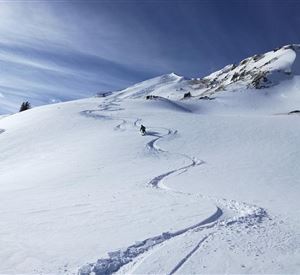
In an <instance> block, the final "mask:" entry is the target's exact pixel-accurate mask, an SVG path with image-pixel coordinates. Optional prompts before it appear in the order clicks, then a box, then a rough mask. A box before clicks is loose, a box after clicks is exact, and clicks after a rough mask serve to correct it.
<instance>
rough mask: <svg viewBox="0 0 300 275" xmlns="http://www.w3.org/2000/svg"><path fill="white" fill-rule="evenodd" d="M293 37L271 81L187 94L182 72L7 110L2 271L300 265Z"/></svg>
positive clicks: (270, 56)
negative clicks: (257, 85)
mask: <svg viewBox="0 0 300 275" xmlns="http://www.w3.org/2000/svg"><path fill="white" fill-rule="evenodd" d="M295 47H296V46H293V48H291V47H285V48H284V47H283V48H281V49H279V50H276V51H274V52H270V53H267V54H265V57H261V59H260V60H257V61H256V62H262V58H267V60H275V59H274V57H277V58H278V59H276V62H277V63H273V65H272V66H273V67H272V68H271V67H269V68H268V72H271V71H272V72H273V71H274V72H275V71H278V70H280V72H283V74H282V75H284V76H288V77H286V78H276V79H277V80H278V79H280V81H279V80H278V81H279V82H278V83H276V84H277V85H275V83H273V84H274V85H273V84H272V85H269V86H268V88H262V89H255V87H253V86H251V85H250V86H249V85H248V84H249V83H250V82H251V81H252V80H251V79H250V78H249V79H244V80H243V81H242V80H239V81H240V85H237V83H236V82H235V83H234V84H230V85H232V86H234V87H235V88H234V89H227V90H225V91H224V90H223V91H214V92H213V93H211V95H210V96H213V97H214V99H213V100H199V99H198V97H196V96H195V94H194V95H193V96H195V98H191V99H185V100H180V99H181V98H182V96H183V94H184V93H185V92H187V91H189V89H191V87H194V86H193V85H198V84H195V82H193V81H192V80H188V79H185V78H183V77H180V76H177V75H176V74H174V73H172V74H169V75H164V76H161V77H157V78H154V79H151V80H149V81H144V82H142V83H138V84H136V85H135V86H133V87H129V88H127V89H125V90H123V91H120V92H117V93H114V94H112V95H109V96H107V97H95V98H89V99H84V100H77V101H72V102H66V103H59V104H53V105H47V106H43V107H38V108H33V109H31V110H28V111H25V112H22V113H17V114H14V115H10V116H2V117H0V151H1V155H0V247H1V251H0V273H1V274H2V273H3V274H16V273H18V274H20V273H22V274H33V273H34V274H50V273H51V274H80V275H87V274H111V273H112V272H117V273H118V274H124V273H127V274H128V273H129V274H153V273H155V274H175V273H178V274H195V273H197V274H202V273H294V274H297V273H299V271H300V263H299V258H300V218H299V217H300V210H299V209H300V208H299V195H300V184H299V178H300V170H299V157H300V151H299V148H300V136H299V135H300V124H299V119H300V116H299V113H297V112H292V111H295V110H299V109H300V93H299V91H300V76H298V75H297V73H296V71H293V70H294V68H296V67H297V66H296V65H295V62H296V59H297V58H296V55H294V53H296V50H295V49H296V48H295ZM255 59H258V58H255ZM281 59H282V61H280V60H281ZM251 60H253V58H251ZM251 60H250V61H249V66H250V63H251V62H252V61H251ZM278 60H279V61H280V62H279V61H278ZM265 61H266V60H264V61H263V62H265ZM263 62H262V63H263ZM272 62H273V61H272ZM274 62H275V61H274ZM263 64H264V63H263ZM267 65H268V64H267ZM267 65H266V66H267ZM275 65H276V66H275ZM228 68H230V66H229V67H227V69H226V70H228ZM288 70H290V71H289V74H286V73H285V72H287V71H288ZM223 72H224V70H223ZM229 72H230V70H229ZM227 73H228V72H227ZM230 73H232V72H230ZM218 74H219V73H217V75H218ZM270 74H271V73H269V78H270ZM213 77H214V78H215V76H213ZM197 81H198V80H197ZM273 81H274V80H273ZM268 83H269V82H268ZM194 88H195V87H194ZM197 89H198V88H197ZM197 89H195V90H193V91H197V93H198V91H200V90H201V89H199V90H197ZM210 89H211V88H210ZM203 91H204V90H203ZM205 94H207V93H206V92H205ZM149 95H151V96H152V97H150V98H149V99H146V96H149ZM153 96H155V97H153ZM199 96H201V93H200V92H199ZM291 112H292V113H291ZM141 124H143V125H145V126H146V131H147V134H146V135H145V136H142V135H141V134H140V133H139V127H140V125H141Z"/></svg>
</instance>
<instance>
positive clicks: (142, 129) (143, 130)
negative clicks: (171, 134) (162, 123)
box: [140, 125, 146, 135]
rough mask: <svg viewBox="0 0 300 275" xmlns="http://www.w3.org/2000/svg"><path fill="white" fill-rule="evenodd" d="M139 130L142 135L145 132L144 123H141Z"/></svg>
mask: <svg viewBox="0 0 300 275" xmlns="http://www.w3.org/2000/svg"><path fill="white" fill-rule="evenodd" d="M140 132H141V134H142V135H145V134H146V127H145V126H144V125H141V128H140Z"/></svg>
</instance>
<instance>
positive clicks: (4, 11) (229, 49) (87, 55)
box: [0, 0, 300, 104]
mask: <svg viewBox="0 0 300 275" xmlns="http://www.w3.org/2000/svg"><path fill="white" fill-rule="evenodd" d="M299 14H300V1H289V0H285V1H281V0H273V1H267V0H260V1H256V0H251V1H247V0H239V1H233V0H227V1H225V0H224V1H221V0H219V1H217V0H216V1H204V0H203V1H202V0H199V1H196V0H194V1H188V0H186V1H184V0H182V1H162V0H161V1H159V0H148V1H146V0H144V1H143V0H140V1H127V0H124V1H113V0H111V1H0V37H1V40H0V69H1V72H0V102H1V95H2V97H4V96H6V97H7V96H8V97H9V96H10V97H16V98H17V97H19V96H22V97H23V98H24V99H25V98H26V97H28V98H32V99H33V100H35V101H36V102H37V104H39V103H43V102H44V101H48V102H50V101H51V100H53V99H60V100H69V99H74V98H80V97H85V96H89V95H92V94H94V93H96V92H98V91H108V90H116V89H120V88H125V87H127V86H129V85H131V84H134V83H136V82H138V81H142V80H145V79H147V78H151V77H154V76H157V75H160V74H164V73H170V72H176V73H177V74H180V75H184V76H188V77H201V76H205V75H207V74H209V73H211V72H213V71H215V70H217V69H220V68H221V67H223V66H225V65H227V64H230V63H233V62H238V61H239V60H241V59H243V58H245V57H247V56H251V55H253V54H255V53H260V52H266V51H269V50H272V49H273V48H275V47H278V46H282V45H285V44H290V43H300V40H299V30H300V16H299Z"/></svg>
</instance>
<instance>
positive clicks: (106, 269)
mask: <svg viewBox="0 0 300 275" xmlns="http://www.w3.org/2000/svg"><path fill="white" fill-rule="evenodd" d="M106 102H107V103H106ZM118 102H120V100H119V99H118V98H116V97H115V98H111V99H106V100H105V102H104V103H103V104H101V105H100V106H99V109H96V110H85V111H82V112H81V114H82V115H84V116H86V117H91V118H95V119H108V120H117V121H121V123H119V124H118V125H117V126H115V127H114V129H115V130H124V129H123V127H124V126H125V125H126V124H127V123H129V121H128V120H127V119H126V118H123V117H122V118H119V117H113V116H110V115H103V114H98V112H103V111H121V110H124V109H123V108H121V107H120V105H119V104H118ZM129 119H130V120H132V118H129ZM141 121H142V119H140V118H137V119H135V120H134V122H133V126H134V127H139V124H140V123H141ZM150 129H160V130H161V131H165V133H164V134H160V133H159V132H156V131H147V132H146V135H148V136H153V137H154V138H153V139H152V140H151V141H149V142H148V143H147V144H146V147H147V148H148V149H149V150H151V151H154V152H156V153H158V154H159V153H166V154H172V155H178V156H180V157H182V158H186V159H188V160H189V162H190V164H188V165H185V166H183V167H180V168H177V169H173V170H171V171H168V172H165V173H163V174H160V175H158V176H155V177H154V178H153V179H152V180H151V181H149V182H148V185H150V186H152V187H153V188H158V189H164V190H168V191H169V192H174V193H178V194H181V195H187V196H188V195H189V196H190V195H194V196H198V197H199V198H202V199H207V200H209V201H212V202H213V203H214V204H215V205H216V211H215V213H213V214H212V215H211V216H210V217H208V218H207V219H205V220H202V221H200V222H199V223H197V224H194V225H192V226H189V227H186V228H183V229H181V230H178V231H176V232H163V233H162V234H161V235H158V236H154V237H150V238H148V239H145V240H143V241H140V242H136V243H135V244H133V245H131V246H129V247H127V248H126V249H121V250H117V251H114V252H108V258H102V259H98V260H97V262H95V263H88V264H85V265H83V266H82V267H81V268H80V269H79V270H78V274H79V275H89V274H96V275H100V274H101V275H102V274H105V275H106V274H112V273H114V272H116V271H118V270H119V269H120V268H121V267H122V266H124V265H126V264H128V263H130V262H132V261H133V259H134V258H136V257H138V256H139V255H141V254H143V253H145V252H146V251H148V250H149V249H150V248H152V247H154V246H156V245H158V244H161V243H163V242H165V241H167V240H169V239H171V238H174V237H176V236H179V235H182V234H184V233H186V232H187V231H191V230H194V231H199V230H204V229H208V228H213V227H223V226H226V227H228V226H231V225H233V224H236V223H243V224H246V225H248V226H253V225H255V224H256V225H257V224H259V223H261V222H262V221H263V219H264V218H268V214H267V212H266V211H265V210H264V209H263V208H261V207H258V206H255V205H250V204H247V203H244V202H238V201H234V200H228V199H219V198H213V197H208V196H203V195H201V194H191V193H184V192H181V191H177V190H174V189H171V188H169V187H166V186H165V185H163V183H162V181H163V180H164V179H165V178H167V177H168V176H170V175H172V174H176V173H177V174H182V173H185V172H187V171H188V170H189V169H191V168H193V167H196V166H199V165H202V164H204V163H205V162H204V161H202V160H197V159H196V158H193V157H190V156H188V155H185V154H179V153H173V152H168V151H166V150H164V149H162V148H160V147H159V146H158V145H157V142H158V141H159V140H160V139H163V138H165V137H167V136H171V135H175V134H176V133H177V130H175V131H173V130H171V129H168V128H162V127H155V128H154V127H153V128H150ZM0 133H1V132H0ZM224 211H226V212H229V213H230V216H229V217H224V218H223V219H221V217H223V216H224ZM215 233H216V232H212V233H209V234H207V235H206V236H205V237H203V238H202V239H201V240H200V241H199V242H198V243H197V244H196V246H195V247H194V248H193V249H192V250H191V251H190V252H189V253H188V254H187V255H186V256H185V257H183V258H182V259H181V260H180V261H179V262H178V263H177V264H176V266H175V267H174V268H173V269H172V270H171V271H170V272H169V274H170V275H171V274H174V273H176V272H177V271H178V270H179V269H180V268H181V267H182V266H183V265H184V264H185V263H186V262H187V261H188V259H189V258H190V257H191V256H192V255H193V254H194V253H195V252H196V251H197V250H198V249H199V248H200V247H201V244H202V243H203V242H205V241H207V240H208V239H209V237H210V236H212V235H213V234H215Z"/></svg>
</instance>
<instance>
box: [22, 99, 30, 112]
mask: <svg viewBox="0 0 300 275" xmlns="http://www.w3.org/2000/svg"><path fill="white" fill-rule="evenodd" d="M28 109H31V105H30V103H29V102H28V101H26V102H23V103H22V104H21V107H20V112H23V111H26V110H28Z"/></svg>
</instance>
